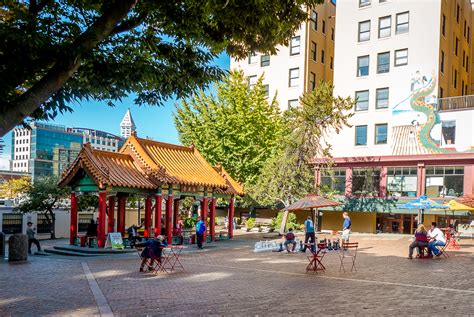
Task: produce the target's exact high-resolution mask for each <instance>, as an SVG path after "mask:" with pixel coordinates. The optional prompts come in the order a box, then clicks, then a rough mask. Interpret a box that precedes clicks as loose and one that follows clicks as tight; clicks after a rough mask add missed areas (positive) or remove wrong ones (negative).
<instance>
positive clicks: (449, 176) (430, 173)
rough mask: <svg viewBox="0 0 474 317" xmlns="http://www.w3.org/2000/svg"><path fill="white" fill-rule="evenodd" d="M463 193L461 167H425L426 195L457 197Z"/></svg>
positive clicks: (462, 171) (462, 169) (462, 168)
mask: <svg viewBox="0 0 474 317" xmlns="http://www.w3.org/2000/svg"><path fill="white" fill-rule="evenodd" d="M463 193H464V167H463V166H427V167H426V195H427V196H429V197H446V196H448V197H459V196H462V195H463Z"/></svg>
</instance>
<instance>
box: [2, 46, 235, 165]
mask: <svg viewBox="0 0 474 317" xmlns="http://www.w3.org/2000/svg"><path fill="white" fill-rule="evenodd" d="M214 63H215V64H216V65H218V66H219V67H221V68H222V69H226V70H228V69H229V66H230V58H229V56H227V55H226V54H222V55H220V56H219V58H217V59H216V60H215V61H214ZM176 102H177V101H176V100H168V101H167V102H166V103H165V104H164V106H162V107H158V106H141V107H139V106H137V105H135V104H134V103H133V97H129V98H126V99H124V100H123V101H122V102H121V103H119V102H117V103H116V106H115V107H109V106H107V104H106V102H96V101H90V102H83V103H81V104H76V103H74V104H72V108H73V109H74V112H72V113H66V114H63V115H61V114H60V115H58V116H57V117H56V118H55V119H54V120H53V121H50V123H54V124H60V125H64V126H67V127H81V128H91V129H97V130H102V131H106V132H109V133H113V134H116V135H120V122H121V121H122V118H123V116H124V115H125V112H126V111H127V109H128V108H130V110H131V112H132V117H133V120H134V121H135V125H136V126H137V134H138V136H139V137H151V138H152V139H154V140H158V141H162V142H168V143H179V138H178V132H177V131H176V128H175V126H174V121H173V111H174V108H175V104H176ZM3 140H4V141H5V145H6V147H5V149H4V153H3V154H2V156H0V169H8V167H9V166H8V160H9V159H10V155H11V132H10V133H8V134H7V135H6V136H5V137H4V138H3Z"/></svg>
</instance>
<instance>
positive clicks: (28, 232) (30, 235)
mask: <svg viewBox="0 0 474 317" xmlns="http://www.w3.org/2000/svg"><path fill="white" fill-rule="evenodd" d="M27 225H28V228H27V229H26V235H27V236H28V253H29V254H31V245H32V244H33V243H34V244H35V245H36V248H37V249H38V251H41V246H40V243H39V241H38V239H36V238H35V235H36V232H35V229H33V223H32V222H31V221H28V223H27Z"/></svg>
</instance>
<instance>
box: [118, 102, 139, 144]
mask: <svg viewBox="0 0 474 317" xmlns="http://www.w3.org/2000/svg"><path fill="white" fill-rule="evenodd" d="M136 129H137V127H136V126H135V122H134V121H133V118H132V113H131V112H130V109H128V110H127V112H126V113H125V116H123V119H122V122H121V123H120V136H121V137H122V138H124V139H126V138H128V137H129V136H131V135H132V133H133V132H134V131H136Z"/></svg>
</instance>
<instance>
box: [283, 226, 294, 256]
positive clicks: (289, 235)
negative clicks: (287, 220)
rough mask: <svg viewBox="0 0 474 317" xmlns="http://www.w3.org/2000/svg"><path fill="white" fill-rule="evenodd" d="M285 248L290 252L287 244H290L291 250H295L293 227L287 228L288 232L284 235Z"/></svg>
mask: <svg viewBox="0 0 474 317" xmlns="http://www.w3.org/2000/svg"><path fill="white" fill-rule="evenodd" d="M284 244H285V248H286V251H288V253H290V249H289V247H288V246H289V245H290V244H292V245H293V248H292V249H291V252H295V248H296V241H295V234H294V233H293V228H290V229H289V230H288V233H287V234H286V235H285V243H284Z"/></svg>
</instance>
